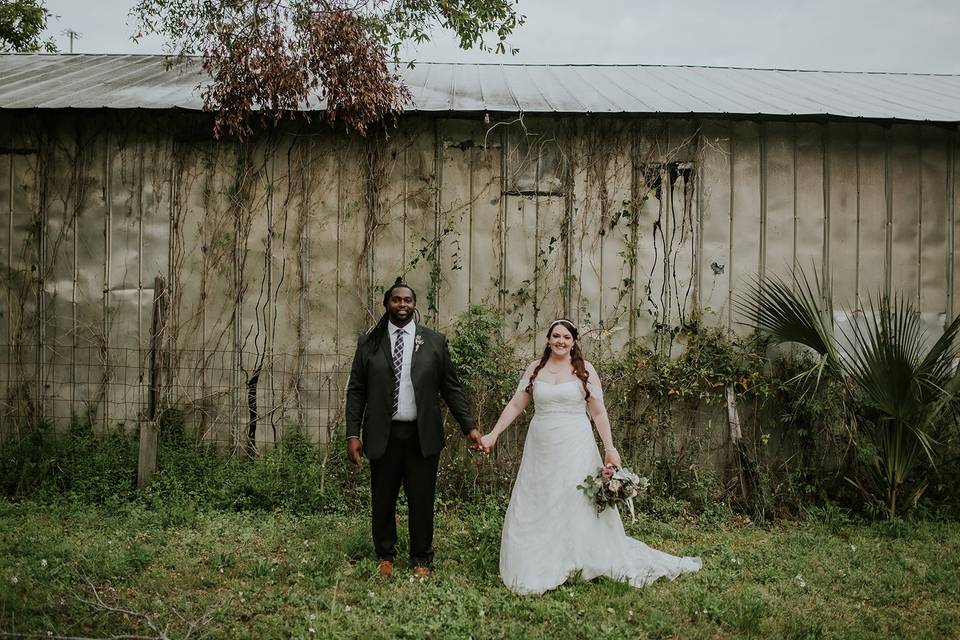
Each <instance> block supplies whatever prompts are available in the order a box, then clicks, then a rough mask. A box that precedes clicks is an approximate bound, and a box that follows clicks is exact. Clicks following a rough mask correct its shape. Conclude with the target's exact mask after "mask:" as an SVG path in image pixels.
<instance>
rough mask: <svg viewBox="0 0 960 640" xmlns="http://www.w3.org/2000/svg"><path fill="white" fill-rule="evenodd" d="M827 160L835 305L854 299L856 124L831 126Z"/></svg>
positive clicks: (831, 271)
mask: <svg viewBox="0 0 960 640" xmlns="http://www.w3.org/2000/svg"><path fill="white" fill-rule="evenodd" d="M828 135H829V139H830V145H829V148H828V158H827V161H828V162H829V165H830V171H829V179H830V185H829V197H830V228H829V235H830V243H829V256H828V259H829V265H830V275H831V282H832V290H833V299H834V304H835V305H837V306H843V307H849V306H850V305H855V304H856V300H857V260H858V257H857V249H858V247H857V228H858V224H859V220H858V217H857V216H858V209H857V131H856V125H849V124H831V125H830V128H829V134H828Z"/></svg>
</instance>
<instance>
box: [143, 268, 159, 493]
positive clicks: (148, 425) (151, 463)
mask: <svg viewBox="0 0 960 640" xmlns="http://www.w3.org/2000/svg"><path fill="white" fill-rule="evenodd" d="M165 294H166V283H165V282H164V280H163V278H161V277H159V276H157V278H156V279H154V281H153V325H152V329H151V331H150V391H149V394H148V396H147V415H146V419H145V420H141V421H140V455H139V458H138V460H137V489H143V488H144V487H145V486H147V485H148V484H149V483H150V481H151V480H152V479H153V474H154V473H156V471H157V448H158V444H159V439H160V427H159V425H158V424H157V407H158V406H159V405H160V365H161V361H162V360H161V358H160V351H161V349H162V345H163V330H164V326H165V324H166V295H165Z"/></svg>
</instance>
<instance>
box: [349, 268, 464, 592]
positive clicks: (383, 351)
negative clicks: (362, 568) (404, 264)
mask: <svg viewBox="0 0 960 640" xmlns="http://www.w3.org/2000/svg"><path fill="white" fill-rule="evenodd" d="M383 306H384V308H385V309H386V313H384V314H383V317H381V318H380V321H379V322H378V323H377V325H376V326H375V327H374V328H373V329H371V330H370V332H369V333H368V334H367V335H365V336H362V337H361V338H360V341H359V342H358V344H357V351H356V353H355V354H354V357H353V367H352V369H351V370H350V383H349V384H348V385H347V455H348V456H349V457H350V461H351V462H353V464H355V465H357V466H360V465H361V464H362V463H363V454H366V456H367V458H368V459H369V460H370V492H371V495H372V501H371V502H372V506H373V509H372V510H373V513H372V529H373V548H374V551H375V552H376V554H377V559H378V560H379V567H378V568H379V571H380V574H381V575H383V576H385V577H389V576H390V575H392V574H393V561H394V558H395V557H396V548H395V547H396V543H397V520H396V511H397V497H398V496H399V494H400V487H401V485H402V486H403V491H404V493H405V494H406V496H407V504H408V505H409V533H410V564H411V565H412V566H413V567H414V574H415V575H416V576H417V577H421V578H425V577H427V576H429V575H430V568H431V565H432V563H433V502H434V494H435V492H436V486H437V465H438V463H439V460H440V450H441V449H442V448H443V441H444V436H443V418H442V417H441V415H440V405H439V403H438V396H443V399H444V401H445V402H446V404H447V407H449V408H450V412H451V413H452V414H453V417H454V418H456V420H457V422H458V423H459V424H460V428H461V429H462V430H463V433H464V434H465V435H466V436H467V438H468V439H469V440H470V442H471V445H470V446H471V448H472V449H482V445H481V442H480V432H479V431H478V430H477V429H476V428H475V427H474V426H473V425H474V421H473V418H472V417H471V415H470V411H469V408H468V405H467V398H466V395H465V394H464V392H463V387H462V386H461V385H460V381H459V380H458V379H457V374H456V371H454V367H453V363H452V362H451V361H450V353H449V352H448V350H447V340H446V338H445V337H444V336H443V335H442V334H439V333H437V332H435V331H431V330H430V329H427V328H426V327H424V326H422V325H420V324H417V323H415V322H414V310H415V309H416V306H417V294H416V293H415V292H414V291H413V289H411V288H410V287H409V286H407V285H406V284H404V283H403V282H402V281H401V279H400V278H397V281H396V282H395V283H394V285H393V286H392V287H390V288H389V289H388V290H387V291H385V292H384V294H383Z"/></svg>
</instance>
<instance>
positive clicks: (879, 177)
mask: <svg viewBox="0 0 960 640" xmlns="http://www.w3.org/2000/svg"><path fill="white" fill-rule="evenodd" d="M857 126H858V129H859V133H860V135H859V138H860V139H859V149H858V154H859V155H858V161H859V165H860V167H859V168H860V177H859V180H860V181H859V188H858V190H859V194H860V227H859V247H860V253H859V263H858V265H857V268H858V273H859V279H858V287H859V288H858V291H857V296H858V299H859V300H858V303H859V304H860V305H861V306H865V304H866V301H867V299H868V298H869V297H870V296H874V297H876V296H877V295H878V294H879V293H881V292H882V290H883V288H884V286H885V276H884V273H885V269H886V266H885V265H886V263H887V249H886V247H887V232H888V228H887V214H886V195H885V191H884V184H885V180H886V178H885V160H884V158H885V154H886V151H885V149H886V131H885V130H884V129H882V128H880V127H878V126H875V125H864V124H860V125H857Z"/></svg>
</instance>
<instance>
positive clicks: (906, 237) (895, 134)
mask: <svg viewBox="0 0 960 640" xmlns="http://www.w3.org/2000/svg"><path fill="white" fill-rule="evenodd" d="M891 135H892V140H891V148H890V180H891V181H892V184H891V189H892V193H893V202H892V205H893V213H892V216H893V217H892V219H891V251H892V253H891V261H892V262H891V264H892V268H891V272H890V286H891V293H894V294H901V295H904V296H905V297H906V298H907V299H909V300H911V301H913V302H914V303H917V302H918V301H919V295H920V290H919V278H920V270H919V266H920V234H919V226H920V172H919V161H920V157H919V146H918V144H917V130H916V129H915V128H914V127H910V126H895V127H893V129H892V130H891Z"/></svg>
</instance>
